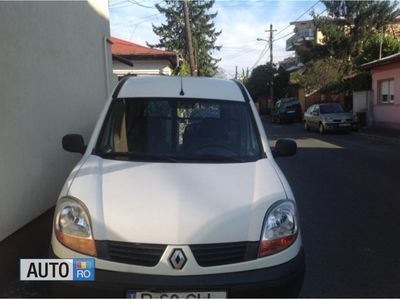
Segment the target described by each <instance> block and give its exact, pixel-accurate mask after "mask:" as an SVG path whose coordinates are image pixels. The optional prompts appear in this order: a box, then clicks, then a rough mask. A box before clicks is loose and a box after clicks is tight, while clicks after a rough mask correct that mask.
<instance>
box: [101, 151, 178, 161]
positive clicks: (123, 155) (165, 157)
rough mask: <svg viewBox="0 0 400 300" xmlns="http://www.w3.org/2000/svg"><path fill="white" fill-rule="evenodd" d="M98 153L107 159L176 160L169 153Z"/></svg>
mask: <svg viewBox="0 0 400 300" xmlns="http://www.w3.org/2000/svg"><path fill="white" fill-rule="evenodd" d="M98 155H100V156H101V157H103V158H109V159H122V160H133V161H135V160H139V161H168V162H178V160H177V159H176V158H174V157H172V156H170V155H154V154H146V153H138V152H100V153H98Z"/></svg>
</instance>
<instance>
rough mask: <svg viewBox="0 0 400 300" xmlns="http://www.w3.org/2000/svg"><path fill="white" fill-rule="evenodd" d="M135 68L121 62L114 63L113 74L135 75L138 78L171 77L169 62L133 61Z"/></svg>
mask: <svg viewBox="0 0 400 300" xmlns="http://www.w3.org/2000/svg"><path fill="white" fill-rule="evenodd" d="M132 63H133V67H131V66H128V65H126V64H123V63H121V62H119V61H116V60H114V61H113V72H114V74H115V75H117V76H118V75H128V74H134V75H138V76H145V75H168V76H169V75H171V74H172V70H171V68H170V65H171V63H170V61H169V60H133V61H132Z"/></svg>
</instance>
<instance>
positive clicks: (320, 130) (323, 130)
mask: <svg viewBox="0 0 400 300" xmlns="http://www.w3.org/2000/svg"><path fill="white" fill-rule="evenodd" d="M319 133H320V134H324V133H325V128H324V125H323V124H322V123H319Z"/></svg>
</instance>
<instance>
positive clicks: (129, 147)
mask: <svg viewBox="0 0 400 300" xmlns="http://www.w3.org/2000/svg"><path fill="white" fill-rule="evenodd" d="M95 154H97V155H99V156H101V157H104V158H110V159H121V160H134V161H136V160H137V161H169V162H183V161H191V162H193V161H194V162H246V161H255V160H258V159H260V158H261V157H262V147H261V143H260V138H259V134H258V132H257V128H256V126H255V123H254V120H253V119H252V115H251V111H250V107H249V105H248V104H247V103H242V102H237V101H225V100H224V101H221V100H202V99H170V98H162V99H149V98H145V99H137V98H124V99H116V100H114V102H113V103H112V104H111V107H110V111H109V112H108V115H107V117H106V120H105V122H104V124H103V128H102V130H101V133H100V136H99V139H98V142H97V146H96V150H95Z"/></svg>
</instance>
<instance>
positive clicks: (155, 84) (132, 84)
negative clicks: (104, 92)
mask: <svg viewBox="0 0 400 300" xmlns="http://www.w3.org/2000/svg"><path fill="white" fill-rule="evenodd" d="M120 85H121V86H120V88H119V89H118V87H117V89H116V92H115V95H114V97H117V98H148V97H152V98H153V97H160V98H199V99H215V100H231V101H239V102H245V101H246V99H245V98H244V95H243V93H242V91H241V89H240V87H239V85H238V84H237V83H236V82H235V81H233V80H225V79H217V78H205V77H179V76H155V77H153V76H151V77H150V76H149V77H129V78H127V79H126V80H125V81H124V82H123V83H121V82H120ZM181 85H182V90H183V92H184V95H180V93H181Z"/></svg>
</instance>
